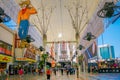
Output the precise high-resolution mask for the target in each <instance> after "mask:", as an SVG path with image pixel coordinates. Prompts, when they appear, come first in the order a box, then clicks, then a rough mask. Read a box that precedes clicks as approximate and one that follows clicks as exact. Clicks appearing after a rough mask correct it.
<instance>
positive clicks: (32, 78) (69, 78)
mask: <svg viewBox="0 0 120 80" xmlns="http://www.w3.org/2000/svg"><path fill="white" fill-rule="evenodd" d="M8 80H20V78H19V76H18V75H12V76H9V78H8ZM23 80H46V76H45V75H38V74H36V75H33V74H25V75H24V76H23ZM51 80H87V79H83V78H82V77H81V78H79V79H78V78H77V76H76V75H66V74H65V73H64V75H61V74H60V73H59V72H58V73H57V75H54V74H53V73H52V75H51Z"/></svg>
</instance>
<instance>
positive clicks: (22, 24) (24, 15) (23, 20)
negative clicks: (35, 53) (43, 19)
mask: <svg viewBox="0 0 120 80" xmlns="http://www.w3.org/2000/svg"><path fill="white" fill-rule="evenodd" d="M19 5H20V6H21V10H20V11H19V13H18V19H17V23H18V25H19V28H18V35H19V38H20V40H23V39H26V37H27V35H28V30H29V21H28V20H29V17H30V15H32V14H36V13H37V11H36V9H35V8H34V7H33V6H32V5H31V3H30V0H27V1H22V2H21V3H20V4H19Z"/></svg>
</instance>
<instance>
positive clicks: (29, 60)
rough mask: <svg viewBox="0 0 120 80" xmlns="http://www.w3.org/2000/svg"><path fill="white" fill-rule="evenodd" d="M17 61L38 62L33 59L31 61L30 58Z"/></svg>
mask: <svg viewBox="0 0 120 80" xmlns="http://www.w3.org/2000/svg"><path fill="white" fill-rule="evenodd" d="M16 60H17V61H29V62H36V61H35V60H33V59H29V58H16Z"/></svg>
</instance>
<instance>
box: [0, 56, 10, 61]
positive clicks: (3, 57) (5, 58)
mask: <svg viewBox="0 0 120 80" xmlns="http://www.w3.org/2000/svg"><path fill="white" fill-rule="evenodd" d="M11 61H12V57H10V56H4V55H0V62H11Z"/></svg>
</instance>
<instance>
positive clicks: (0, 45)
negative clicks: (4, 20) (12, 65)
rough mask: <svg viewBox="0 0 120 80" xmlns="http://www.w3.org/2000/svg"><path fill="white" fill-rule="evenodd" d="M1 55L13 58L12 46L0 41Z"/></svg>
mask: <svg viewBox="0 0 120 80" xmlns="http://www.w3.org/2000/svg"><path fill="white" fill-rule="evenodd" d="M0 54H6V55H9V56H11V55H12V46H11V45H9V44H7V43H5V42H3V41H0Z"/></svg>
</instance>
